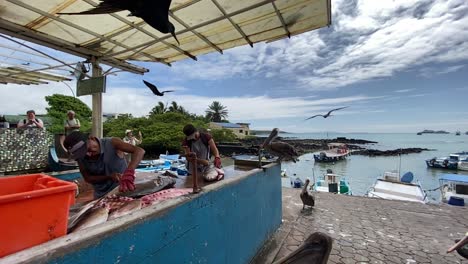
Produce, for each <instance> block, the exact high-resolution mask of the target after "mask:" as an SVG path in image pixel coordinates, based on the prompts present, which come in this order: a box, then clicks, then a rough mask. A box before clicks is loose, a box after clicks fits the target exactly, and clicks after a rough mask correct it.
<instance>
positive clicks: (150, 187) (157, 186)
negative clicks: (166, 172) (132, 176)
mask: <svg viewBox="0 0 468 264" xmlns="http://www.w3.org/2000/svg"><path fill="white" fill-rule="evenodd" d="M175 184H176V180H175V179H174V178H172V177H167V176H157V178H156V179H151V180H149V181H145V182H139V183H138V182H136V183H135V190H134V191H131V192H123V193H119V194H118V195H119V196H126V197H132V198H140V197H143V196H145V195H148V194H151V193H155V192H158V191H161V190H164V189H168V188H172V187H174V185H175Z"/></svg>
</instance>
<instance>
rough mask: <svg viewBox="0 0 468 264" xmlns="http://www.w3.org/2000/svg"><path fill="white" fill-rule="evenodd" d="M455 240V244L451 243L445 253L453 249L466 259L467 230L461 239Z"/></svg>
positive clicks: (467, 251) (467, 249)
mask: <svg viewBox="0 0 468 264" xmlns="http://www.w3.org/2000/svg"><path fill="white" fill-rule="evenodd" d="M455 242H457V243H456V244H455V245H453V246H452V247H451V248H449V249H448V250H447V253H450V252H452V251H454V250H456V251H457V252H458V254H460V256H462V257H464V258H466V259H468V232H466V234H465V237H464V238H463V239H461V240H460V241H458V240H457V241H455Z"/></svg>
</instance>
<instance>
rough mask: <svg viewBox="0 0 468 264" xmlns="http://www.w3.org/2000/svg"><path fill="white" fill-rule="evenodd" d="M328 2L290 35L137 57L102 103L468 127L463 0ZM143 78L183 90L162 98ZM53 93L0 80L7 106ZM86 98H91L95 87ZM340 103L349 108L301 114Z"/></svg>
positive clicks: (333, 123) (137, 112)
mask: <svg viewBox="0 0 468 264" xmlns="http://www.w3.org/2000/svg"><path fill="white" fill-rule="evenodd" d="M332 9H333V10H332V25H331V26H330V27H328V28H323V29H320V30H317V31H313V32H308V33H304V34H301V35H298V36H294V37H292V38H291V39H284V40H279V41H276V42H273V43H267V44H266V43H259V44H256V45H254V47H253V48H250V46H243V47H238V48H234V49H230V50H227V51H225V52H224V55H221V54H219V53H212V54H208V55H204V56H198V61H191V60H184V61H180V62H176V63H174V64H173V66H172V67H167V66H165V65H162V64H158V63H135V64H138V65H140V66H143V67H146V68H148V69H150V72H149V73H147V74H145V75H144V76H140V75H135V74H129V73H119V74H118V75H117V76H110V77H109V78H108V86H107V87H108V88H107V93H106V94H104V112H112V113H132V114H133V115H134V116H142V115H146V114H147V113H148V112H149V111H150V110H151V108H153V107H154V106H155V105H156V104H157V102H158V101H163V102H171V101H177V102H178V104H179V105H182V106H183V107H185V108H186V109H187V110H189V111H190V112H194V113H197V114H203V113H204V111H205V109H206V108H207V106H208V105H209V104H210V103H211V102H212V101H220V102H221V104H223V105H225V106H226V107H227V109H228V111H229V118H228V119H229V120H230V121H231V122H249V123H251V127H252V128H254V129H270V128H272V127H279V128H281V129H282V130H285V131H290V132H322V131H337V132H416V131H420V130H422V129H445V130H447V131H451V132H453V131H456V130H461V131H468V107H467V106H468V2H467V1H466V0H436V1H428V0H393V1H392V0H379V1H375V0H363V1H349V0H332ZM2 43H3V44H7V43H8V41H6V40H0V44H2ZM8 45H12V44H11V43H8ZM3 54H4V53H3ZM57 56H63V59H64V60H66V61H70V60H71V59H72V58H71V57H70V56H65V55H57ZM0 60H2V63H3V64H8V63H9V61H8V60H9V59H5V58H0ZM76 60H78V59H76ZM12 62H13V61H12ZM15 63H16V64H17V63H18V62H17V61H15ZM143 79H145V80H148V81H150V82H153V83H155V84H156V85H157V86H158V87H159V88H160V90H168V89H171V90H172V89H174V90H176V92H175V93H171V94H167V95H166V96H164V97H155V96H153V95H152V94H151V91H150V90H149V89H147V88H146V86H144V84H143V83H142V80H143ZM69 85H70V86H72V87H74V86H75V83H73V82H69ZM53 93H61V94H66V95H71V94H72V93H71V91H70V90H69V88H68V87H67V86H66V85H65V84H63V83H51V84H48V85H40V86H17V85H0V113H5V114H18V113H23V112H25V111H26V110H27V109H29V108H33V109H36V112H39V113H45V107H46V102H45V100H44V96H45V95H49V94H53ZM80 99H82V100H83V101H84V102H85V103H87V104H88V105H90V102H91V98H90V96H84V97H80ZM342 106H349V108H347V109H344V110H342V111H339V112H336V115H335V116H332V117H331V118H327V119H323V118H316V119H311V120H308V121H304V119H305V118H307V117H309V116H311V115H315V114H320V113H325V112H327V111H328V110H330V109H333V108H336V107H342Z"/></svg>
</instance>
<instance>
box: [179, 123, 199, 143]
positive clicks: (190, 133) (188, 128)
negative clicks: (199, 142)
mask: <svg viewBox="0 0 468 264" xmlns="http://www.w3.org/2000/svg"><path fill="white" fill-rule="evenodd" d="M182 131H183V132H184V134H185V135H186V136H187V140H191V139H195V133H196V132H197V129H196V128H195V127H194V126H193V125H192V124H188V125H185V126H184V129H183V130H182Z"/></svg>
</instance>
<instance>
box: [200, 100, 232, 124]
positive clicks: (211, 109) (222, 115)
mask: <svg viewBox="0 0 468 264" xmlns="http://www.w3.org/2000/svg"><path fill="white" fill-rule="evenodd" d="M205 113H206V118H208V119H209V120H211V121H213V122H221V121H222V120H223V119H226V118H227V117H228V110H227V108H226V107H225V106H224V105H222V104H220V103H219V102H218V101H214V102H213V103H211V105H209V106H208V109H206V111H205Z"/></svg>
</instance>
